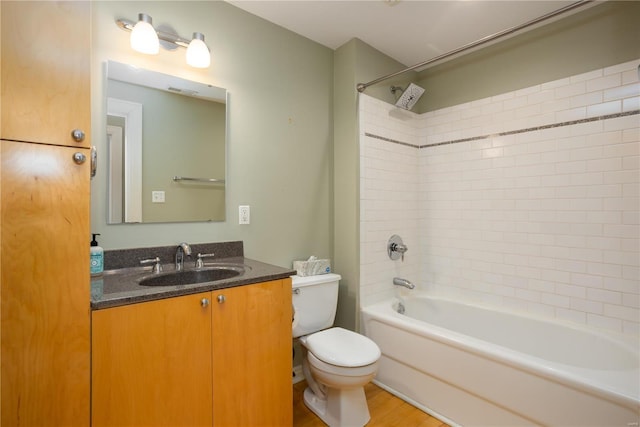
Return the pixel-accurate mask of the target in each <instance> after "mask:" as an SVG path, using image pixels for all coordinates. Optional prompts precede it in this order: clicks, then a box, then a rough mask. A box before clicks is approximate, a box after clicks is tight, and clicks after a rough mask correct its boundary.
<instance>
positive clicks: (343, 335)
mask: <svg viewBox="0 0 640 427" xmlns="http://www.w3.org/2000/svg"><path fill="white" fill-rule="evenodd" d="M305 346H306V347H307V349H309V351H310V352H311V353H313V355H314V356H316V357H317V358H318V359H320V360H322V361H323V362H325V363H329V364H331V365H336V366H344V367H347V368H349V367H356V366H365V365H370V364H372V363H374V362H375V361H377V360H378V359H379V358H380V348H378V346H377V345H376V343H374V342H373V341H371V340H370V339H369V338H367V337H365V336H364V335H360V334H357V333H355V332H352V331H348V330H346V329H342V328H337V327H336V328H331V329H326V330H324V331H320V332H316V333H315V334H311V335H309V336H307V339H306V342H305Z"/></svg>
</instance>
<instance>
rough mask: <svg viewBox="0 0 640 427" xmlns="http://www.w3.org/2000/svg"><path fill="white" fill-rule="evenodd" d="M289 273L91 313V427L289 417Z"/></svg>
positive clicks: (276, 424) (230, 424)
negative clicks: (255, 282)
mask: <svg viewBox="0 0 640 427" xmlns="http://www.w3.org/2000/svg"><path fill="white" fill-rule="evenodd" d="M291 312H292V309H291V279H283V280H275V281H269V282H263V283H257V284H252V285H246V286H239V287H234V288H228V289H223V290H220V291H214V292H207V293H200V294H196V295H187V296H183V297H174V298H168V299H164V300H158V301H151V302H143V303H139V304H132V305H128V306H122V307H115V308H107V309H103V310H97V311H94V312H93V317H92V319H93V320H92V321H93V324H92V332H93V334H92V390H93V393H92V425H93V426H94V427H101V426H121V427H124V426H141V425H147V426H178V425H179V426H217V427H252V426H273V427H286V426H291V425H292V422H293V420H292V417H293V406H292V402H293V395H292V393H293V388H292V383H291V370H292V360H291V314H292V313H291Z"/></svg>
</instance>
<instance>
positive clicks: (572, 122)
mask: <svg viewBox="0 0 640 427" xmlns="http://www.w3.org/2000/svg"><path fill="white" fill-rule="evenodd" d="M635 115H640V110H633V111H625V112H624V113H615V114H606V115H604V116H595V117H589V118H586V119H579V120H570V121H567V122H559V123H553V124H550V125H543V126H536V127H531V128H524V129H517V130H510V131H505V132H499V133H493V134H487V135H478V136H472V137H469V138H461V139H454V140H451V141H442V142H436V143H433V144H425V145H416V144H410V143H408V142H403V141H398V140H396V139H392V138H386V137H384V136H380V135H376V134H373V133H369V132H365V134H364V135H365V136H368V137H370V138H376V139H380V140H382V141H386V142H391V143H393V144H399V145H405V146H407V147H413V148H418V149H422V148H431V147H438V146H440V145H449V144H459V143H461V142H471V141H480V140H483V139H488V138H495V137H498V136H506V135H515V134H519V133H526V132H535V131H539V130H544V129H552V128H558V127H563V126H572V125H579V124H583V123H590V122H597V121H600V120H609V119H617V118H619V117H626V116H635Z"/></svg>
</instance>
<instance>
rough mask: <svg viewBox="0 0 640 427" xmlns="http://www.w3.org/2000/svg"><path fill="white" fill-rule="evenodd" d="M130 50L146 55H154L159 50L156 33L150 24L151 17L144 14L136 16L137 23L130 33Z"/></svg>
mask: <svg viewBox="0 0 640 427" xmlns="http://www.w3.org/2000/svg"><path fill="white" fill-rule="evenodd" d="M131 48H132V49H133V50H135V51H138V52H140V53H146V54H148V55H156V54H157V53H158V51H159V50H160V41H159V40H158V33H156V30H155V29H154V28H153V25H152V24H151V17H150V16H149V15H147V14H146V13H140V14H138V23H137V24H136V25H135V27H133V30H132V31H131Z"/></svg>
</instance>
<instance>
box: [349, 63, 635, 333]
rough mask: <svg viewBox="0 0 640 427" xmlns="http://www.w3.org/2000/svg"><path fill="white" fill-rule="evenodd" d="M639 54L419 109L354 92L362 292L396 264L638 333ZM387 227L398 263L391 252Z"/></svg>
mask: <svg viewBox="0 0 640 427" xmlns="http://www.w3.org/2000/svg"><path fill="white" fill-rule="evenodd" d="M639 65H640V60H637V61H632V62H628V63H625V64H619V65H616V66H614V67H608V68H605V69H601V70H596V71H591V72H587V73H584V74H580V75H577V76H573V77H570V78H566V79H561V80H558V81H554V82H549V83H545V84H541V85H537V86H534V87H531V88H526V89H523V90H518V91H514V92H510V93H506V94H501V95H499V96H494V97H491V98H487V99H482V100H478V101H473V102H470V103H466V104H462V105H457V106H454V107H449V108H445V109H442V110H438V111H433V112H429V113H426V114H423V115H416V114H413V113H410V112H405V111H401V110H398V109H397V108H395V107H393V106H391V105H388V104H386V103H384V102H381V101H378V100H375V99H373V98H370V97H368V96H366V95H361V97H360V132H361V141H360V143H361V289H360V298H361V304H363V305H366V304H368V303H371V302H376V301H379V300H382V299H385V298H388V297H389V296H392V295H393V293H394V289H393V286H392V285H391V279H392V277H393V276H394V275H400V276H407V277H406V278H408V279H409V280H412V281H414V282H416V283H419V284H420V286H421V287H422V288H424V289H427V290H429V291H431V292H434V293H438V294H443V295H448V296H453V297H455V298H458V299H463V300H469V301H478V302H482V303H485V304H493V305H497V306H501V307H506V308H510V309H515V310H522V311H527V312H531V313H535V314H541V315H544V316H551V317H558V318H562V319H565V320H570V321H574V322H580V323H583V324H586V325H589V326H593V327H595V328H605V329H609V330H614V331H617V332H624V333H628V334H632V335H636V336H637V335H640V307H639V306H640V302H639V301H640V243H639V236H640V221H639V218H640V213H639V212H640V169H639V165H640V161H639V158H640V157H639V156H640V114H637V111H638V108H639V106H640V83H639V82H638V67H639ZM425 96H428V93H426V94H425ZM612 114H622V115H621V116H620V117H610V116H609V117H606V116H607V115H612ZM624 114H626V115H624ZM603 116H605V117H603ZM574 121H578V122H574ZM539 127H542V128H539ZM536 128H538V129H536ZM365 134H373V135H376V136H380V137H383V138H388V139H392V140H397V141H402V142H406V143H409V144H413V145H414V146H406V145H401V144H397V143H394V142H389V141H385V140H383V139H380V138H377V137H372V136H365ZM464 139H471V140H468V141H460V140H464ZM431 144H443V145H434V146H429V145H431ZM416 146H420V147H421V148H416ZM391 234H400V235H402V237H403V238H404V239H405V242H406V243H407V245H408V246H409V252H408V253H407V256H406V259H405V262H404V263H401V262H400V261H395V262H394V261H390V260H389V259H388V257H387V256H386V252H385V243H386V241H387V239H388V238H389V236H390V235H391Z"/></svg>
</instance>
